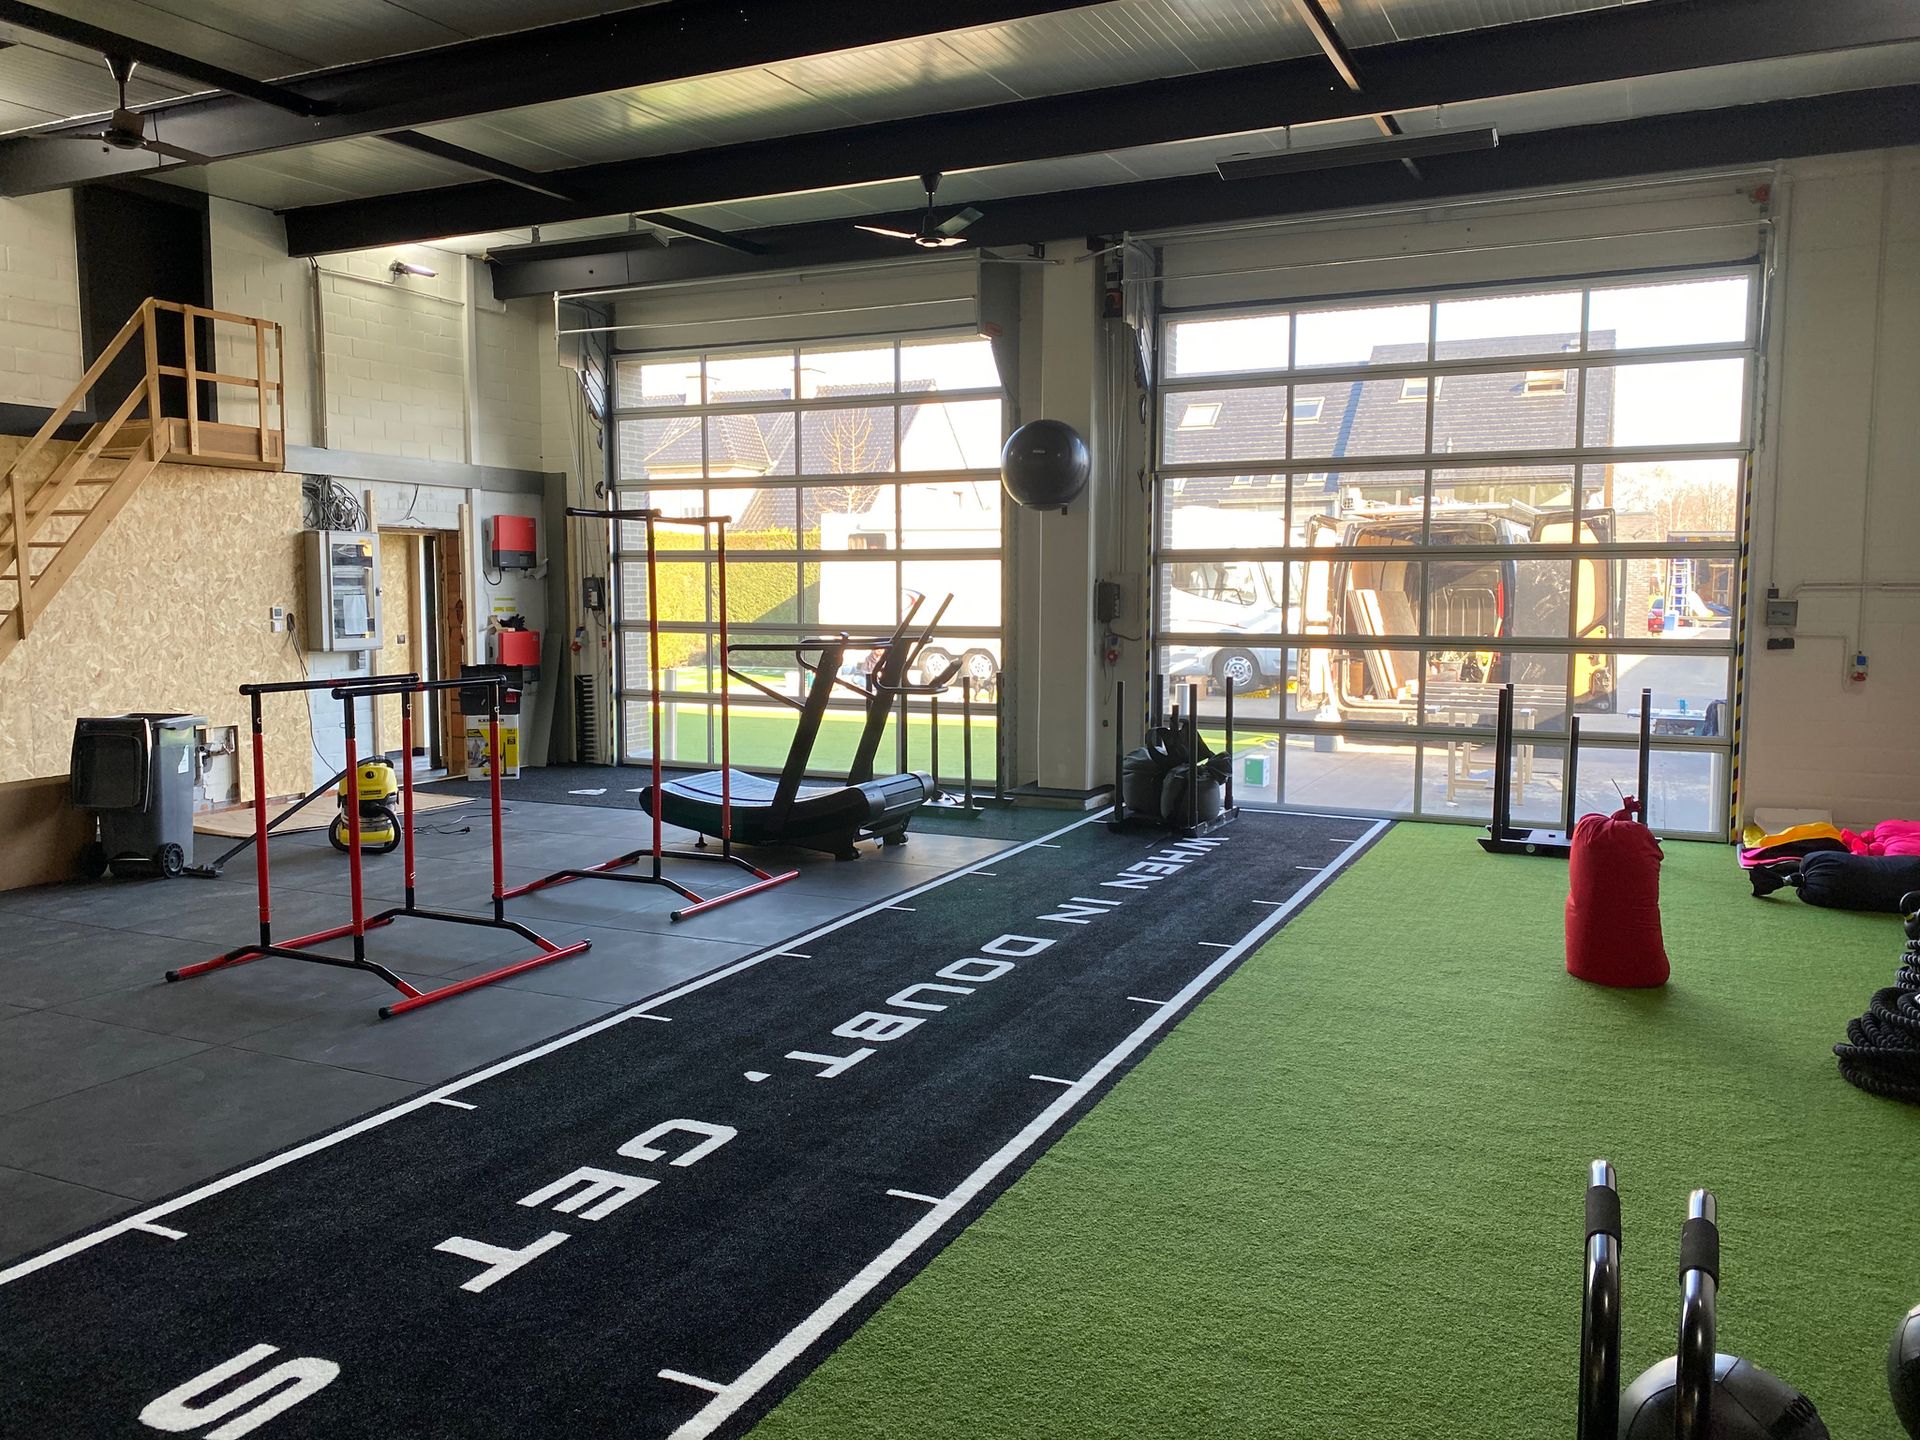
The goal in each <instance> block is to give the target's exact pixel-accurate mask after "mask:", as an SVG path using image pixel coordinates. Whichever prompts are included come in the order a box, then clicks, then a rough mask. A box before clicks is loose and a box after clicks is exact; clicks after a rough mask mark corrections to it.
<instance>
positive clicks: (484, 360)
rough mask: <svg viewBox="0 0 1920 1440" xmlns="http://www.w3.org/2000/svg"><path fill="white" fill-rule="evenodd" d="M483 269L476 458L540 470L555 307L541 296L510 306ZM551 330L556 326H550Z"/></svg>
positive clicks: (478, 297) (478, 279)
mask: <svg viewBox="0 0 1920 1440" xmlns="http://www.w3.org/2000/svg"><path fill="white" fill-rule="evenodd" d="M486 285H487V276H486V272H485V270H484V268H480V269H479V270H478V272H477V273H476V275H475V300H474V317H473V318H474V326H475V336H476V341H477V344H476V357H477V360H478V374H477V386H476V388H477V390H478V393H479V402H480V403H479V406H478V409H477V411H476V414H475V423H474V442H475V444H474V456H473V458H474V460H475V462H476V463H477V464H481V465H510V466H515V467H518V468H520V469H525V470H533V469H538V468H540V371H541V368H542V366H543V365H551V364H553V363H554V359H553V341H552V338H551V336H550V335H548V336H546V337H545V348H544V350H543V349H542V338H543V335H542V327H541V324H540V320H541V317H542V315H546V316H551V315H552V313H553V307H552V306H551V305H550V304H546V303H543V302H541V301H539V300H513V301H508V302H506V303H505V304H501V303H500V302H498V301H495V300H494V299H493V298H492V296H491V295H490V294H489V293H488V291H487V288H486ZM548 328H549V329H550V328H551V327H548Z"/></svg>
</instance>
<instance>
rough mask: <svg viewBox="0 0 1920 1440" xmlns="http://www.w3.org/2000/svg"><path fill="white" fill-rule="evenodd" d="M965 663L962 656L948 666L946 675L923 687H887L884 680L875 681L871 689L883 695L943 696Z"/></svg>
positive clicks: (903, 685) (928, 682)
mask: <svg viewBox="0 0 1920 1440" xmlns="http://www.w3.org/2000/svg"><path fill="white" fill-rule="evenodd" d="M966 663H967V662H966V659H965V657H964V656H963V657H962V658H960V659H958V660H956V661H954V662H953V664H951V665H949V666H948V667H947V670H946V673H945V674H944V675H942V676H940V678H939V679H937V680H929V681H927V682H926V683H925V684H924V685H905V684H902V685H889V684H887V682H886V681H884V680H875V681H874V682H873V688H874V690H875V691H876V692H878V693H880V694H883V695H944V694H945V693H946V691H947V687H948V686H949V685H951V684H952V683H953V679H954V677H955V676H956V675H958V674H959V673H960V667H961V666H962V665H964V664H966Z"/></svg>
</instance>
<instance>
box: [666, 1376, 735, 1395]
mask: <svg viewBox="0 0 1920 1440" xmlns="http://www.w3.org/2000/svg"><path fill="white" fill-rule="evenodd" d="M660 1378H661V1379H662V1380H671V1381H673V1382H674V1383H675V1384H676V1385H691V1386H692V1387H693V1388H694V1389H696V1390H706V1391H710V1392H711V1393H713V1394H715V1395H724V1394H726V1393H727V1387H726V1386H724V1385H722V1384H721V1383H720V1382H719V1381H718V1380H702V1379H701V1378H700V1377H699V1376H698V1375H689V1374H687V1372H686V1371H684V1370H662V1371H661V1372H660Z"/></svg>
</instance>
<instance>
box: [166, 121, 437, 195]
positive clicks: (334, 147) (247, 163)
mask: <svg viewBox="0 0 1920 1440" xmlns="http://www.w3.org/2000/svg"><path fill="white" fill-rule="evenodd" d="M163 133H164V132H163ZM160 178H162V179H166V180H171V181H173V182H174V183H175V184H178V185H184V186H186V187H187V188H189V189H192V190H204V191H206V192H207V193H208V194H209V195H219V196H221V197H223V198H225V199H228V200H239V201H242V202H244V203H245V204H248V205H258V206H261V207H262V208H264V209H268V210H286V209H291V208H293V207H295V206H299V205H326V204H330V203H331V202H333V201H335V200H352V199H357V198H361V197H364V196H368V195H384V194H388V193H390V192H393V191H396V190H424V189H431V188H433V187H435V186H439V185H455V184H459V183H460V182H461V181H464V180H472V179H474V178H475V176H474V173H473V171H471V170H468V169H466V168H465V167H464V166H459V165H453V164H450V163H448V162H446V161H444V160H436V159H434V158H433V157H431V156H429V155H422V154H420V153H419V152H418V151H414V150H406V149H402V148H401V147H400V146H398V145H392V144H389V143H387V142H386V141H384V140H379V139H376V138H374V137H372V136H363V137H360V138H358V139H353V140H332V141H329V142H327V143H326V144H324V145H309V146H307V147H306V148H305V149H301V150H282V151H279V152H277V153H275V154H272V155H261V156H257V157H253V158H248V159H241V160H222V161H220V162H219V163H218V164H215V165H183V166H175V167H170V168H169V169H168V170H167V171H166V172H165V173H164V174H163V175H162V176H161V177H160Z"/></svg>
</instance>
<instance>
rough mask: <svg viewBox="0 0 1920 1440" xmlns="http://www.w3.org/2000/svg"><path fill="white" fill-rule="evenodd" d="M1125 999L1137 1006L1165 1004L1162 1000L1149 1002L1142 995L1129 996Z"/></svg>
mask: <svg viewBox="0 0 1920 1440" xmlns="http://www.w3.org/2000/svg"><path fill="white" fill-rule="evenodd" d="M1127 999H1129V1000H1131V1001H1133V1002H1134V1003H1135V1004H1137V1005H1164V1004H1166V1003H1167V1002H1166V1001H1164V1000H1149V999H1148V998H1147V997H1146V996H1144V995H1129V996H1127Z"/></svg>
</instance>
